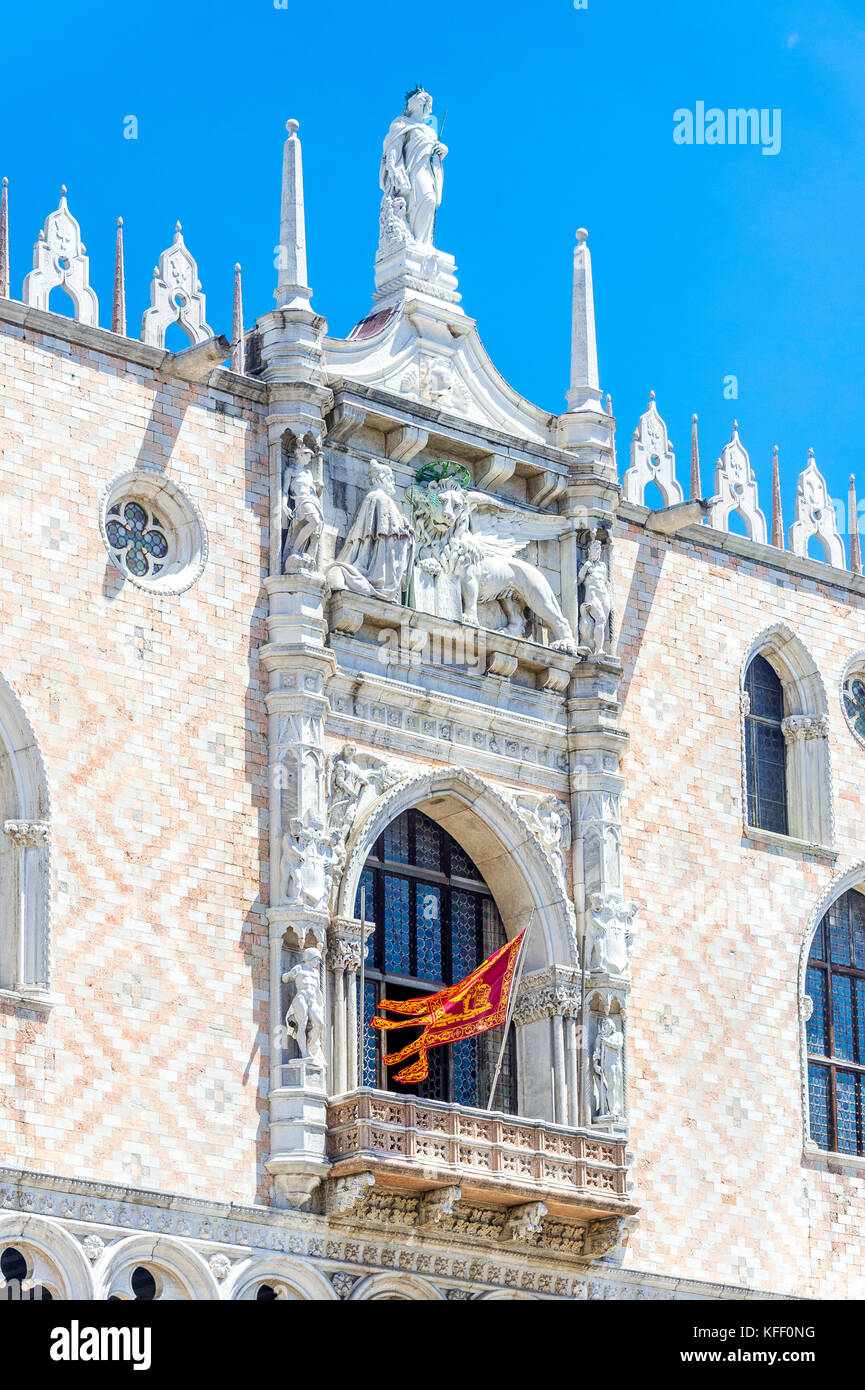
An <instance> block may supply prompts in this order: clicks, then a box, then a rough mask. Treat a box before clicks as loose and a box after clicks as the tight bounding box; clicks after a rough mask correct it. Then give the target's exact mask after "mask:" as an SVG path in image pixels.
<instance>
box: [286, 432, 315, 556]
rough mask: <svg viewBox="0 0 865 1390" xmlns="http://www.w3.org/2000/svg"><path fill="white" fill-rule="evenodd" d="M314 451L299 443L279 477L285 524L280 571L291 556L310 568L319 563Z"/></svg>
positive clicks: (301, 442) (300, 441)
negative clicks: (280, 479)
mask: <svg viewBox="0 0 865 1390" xmlns="http://www.w3.org/2000/svg"><path fill="white" fill-rule="evenodd" d="M313 458H314V455H313V451H312V449H310V448H309V447H308V446H307V445H306V444H304V443H303V441H302V440H299V441H298V444H297V447H296V449H295V451H294V457H293V458H292V459H290V460H289V462H288V463H287V464H286V466H285V470H284V472H283V475H282V505H283V512H284V517H285V521H286V533H285V542H284V544H283V547H282V568H283V570H285V568H286V562H287V561H288V560H289V558H290V557H291V556H293V555H296V556H298V557H299V558H300V559H301V560H304V561H306V562H307V563H308V564H311V565H312V566H314V565H315V563H316V561H317V559H318V547H319V542H320V540H321V533H322V530H323V528H324V512H323V510H322V506H321V500H320V499H321V483H319V482H318V481H317V479H316V476H315V472H314V471H313V467H312V459H313Z"/></svg>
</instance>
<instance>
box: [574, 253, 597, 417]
mask: <svg viewBox="0 0 865 1390" xmlns="http://www.w3.org/2000/svg"><path fill="white" fill-rule="evenodd" d="M588 235H589V234H588V232H587V231H586V229H585V227H580V228H579V229H578V231H577V244H576V246H575V247H574V282H573V299H572V303H571V384H570V389H569V390H568V395H567V404H568V411H569V412H571V411H579V410H598V409H599V408H600V404H601V393H600V390H599V389H598V343H597V336H596V333H595V294H594V289H593V286H592V254H591V252H590V251H589V246H588Z"/></svg>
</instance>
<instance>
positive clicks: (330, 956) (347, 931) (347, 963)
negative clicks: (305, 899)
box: [327, 917, 375, 972]
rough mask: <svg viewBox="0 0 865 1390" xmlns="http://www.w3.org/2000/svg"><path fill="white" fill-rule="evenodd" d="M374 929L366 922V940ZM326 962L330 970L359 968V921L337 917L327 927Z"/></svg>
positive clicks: (372, 925)
mask: <svg viewBox="0 0 865 1390" xmlns="http://www.w3.org/2000/svg"><path fill="white" fill-rule="evenodd" d="M374 929H375V924H374V923H373V922H367V924H366V940H367V942H368V941H369V939H370V937H371V936H372V934H373V931H374ZM327 963H328V966H329V967H330V969H331V970H354V971H355V972H357V971H358V970H360V922H359V921H358V920H357V919H356V918H354V917H337V918H336V920H335V921H333V922H332V923H331V925H330V927H329V928H328V933H327Z"/></svg>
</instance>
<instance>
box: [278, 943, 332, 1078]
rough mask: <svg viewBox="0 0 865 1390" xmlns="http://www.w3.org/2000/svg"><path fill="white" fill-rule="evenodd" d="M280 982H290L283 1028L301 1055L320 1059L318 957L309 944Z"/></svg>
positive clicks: (321, 1025) (321, 1020)
mask: <svg viewBox="0 0 865 1390" xmlns="http://www.w3.org/2000/svg"><path fill="white" fill-rule="evenodd" d="M282 982H283V984H286V985H289V984H291V985H294V997H293V999H292V1001H291V1003H290V1004H289V1006H288V1011H287V1013H286V1015H285V1028H286V1032H287V1033H288V1035H289V1037H292V1038H294V1040H295V1042H296V1043H297V1045H298V1047H299V1049H300V1055H301V1057H309V1058H311V1060H312V1061H314V1062H323V1061H324V1001H323V999H322V994H321V957H320V955H319V953H318V951H317V950H316V949H315V947H313V946H308V947H307V948H306V949H305V950H304V951H301V953H300V960H299V961H298V963H297V965H295V966H294V967H293V968H292V969H291V970H287V971H286V973H285V974H284V975H283V977H282Z"/></svg>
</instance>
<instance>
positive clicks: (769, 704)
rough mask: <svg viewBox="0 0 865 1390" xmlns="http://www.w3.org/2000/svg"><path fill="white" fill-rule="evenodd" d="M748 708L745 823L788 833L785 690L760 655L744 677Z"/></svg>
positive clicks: (746, 724) (780, 832)
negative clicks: (784, 727)
mask: <svg viewBox="0 0 865 1390" xmlns="http://www.w3.org/2000/svg"><path fill="white" fill-rule="evenodd" d="M745 690H746V692H747V694H748V701H749V710H748V714H747V715H746V717H745V765H746V772H747V781H748V824H749V825H753V826H755V827H756V828H757V829H759V830H773V831H775V832H776V833H777V834H779V835H787V834H788V833H789V832H788V828H787V826H788V821H787V748H786V743H785V740H784V731H783V729H782V727H781V724H782V721H783V719H784V690H783V687H782V685H781V681H780V679H779V678H778V676H777V675H776V673H775V671H774V670H773V669H772V667H771V666H770V665H769V662H768V661H767V660H766V658H765V657H763V656H755V657H754V660H753V661H752V662H751V664H750V666H749V667H748V671H747V674H746V676H745Z"/></svg>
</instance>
